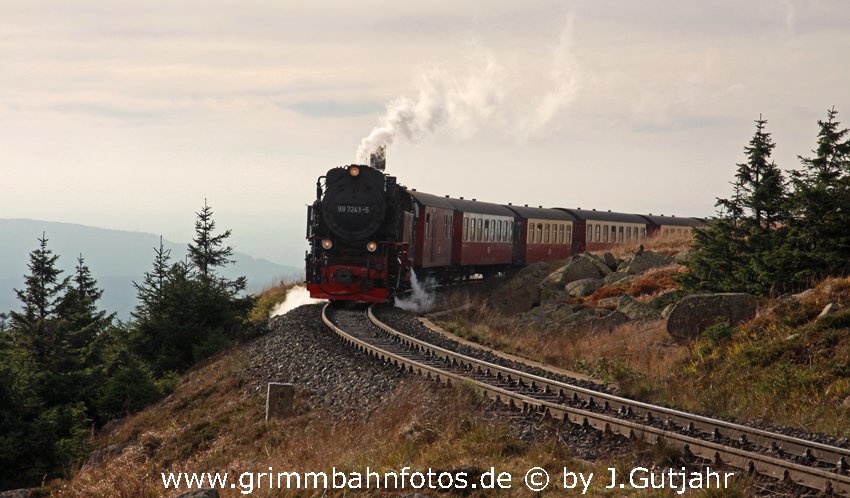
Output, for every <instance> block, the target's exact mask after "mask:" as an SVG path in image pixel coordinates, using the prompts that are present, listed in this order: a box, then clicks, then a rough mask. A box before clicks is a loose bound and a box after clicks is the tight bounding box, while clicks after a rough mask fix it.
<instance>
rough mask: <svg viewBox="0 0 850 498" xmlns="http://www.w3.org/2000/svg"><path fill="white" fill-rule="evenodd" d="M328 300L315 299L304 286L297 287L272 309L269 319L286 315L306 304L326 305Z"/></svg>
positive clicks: (292, 288)
mask: <svg viewBox="0 0 850 498" xmlns="http://www.w3.org/2000/svg"><path fill="white" fill-rule="evenodd" d="M325 301H326V299H314V298H312V297H310V292H309V291H307V288H306V287H304V286H303V285H296V286H294V287H291V288H290V289H289V290H287V291H286V299H284V300H283V302H282V303H279V304H278V305H277V306H275V307H274V308H273V309H272V312H271V313H270V314H269V318H271V317H274V316H280V315H285V314H287V313H289V312H290V311H292V310H294V309H295V308H297V307H299V306H304V305H305V304H315V303H324V302H325Z"/></svg>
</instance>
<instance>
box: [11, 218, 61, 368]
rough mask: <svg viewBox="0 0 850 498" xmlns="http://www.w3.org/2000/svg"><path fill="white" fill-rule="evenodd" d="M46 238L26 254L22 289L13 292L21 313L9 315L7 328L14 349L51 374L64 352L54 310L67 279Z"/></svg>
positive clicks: (59, 300) (57, 257)
mask: <svg viewBox="0 0 850 498" xmlns="http://www.w3.org/2000/svg"><path fill="white" fill-rule="evenodd" d="M47 240H48V239H47V237H46V236H45V235H44V234H42V236H41V238H40V239H38V243H39V246H38V248H37V249H35V250H34V251H33V252H31V253H30V262H29V264H28V265H27V267H28V268H29V270H30V273H29V275H25V276H24V288H23V289H20V290H19V289H15V294H16V295H17V296H18V300H20V302H21V307H22V309H21V311H12V312H11V314H10V315H11V328H12V333H13V335H14V338H15V340H16V342H17V343H18V345H20V346H21V347H24V348H25V349H27V350H29V351H30V352H31V354H32V356H33V359H34V360H35V361H36V362H37V364H38V365H40V367H41V368H44V369H47V370H51V369H52V367H53V366H54V365H53V363H54V362H55V361H56V359H57V358H58V357H60V356H62V355H63V354H64V353H65V351H66V350H67V338H66V337H63V336H62V330H61V329H60V327H59V323H58V320H57V318H58V314H57V306H58V305H59V303H60V302H61V300H62V298H63V295H64V291H65V289H66V288H67V287H68V281H69V278H68V277H65V278H62V277H61V275H62V270H60V269H59V268H57V267H56V262H57V260H58V259H59V256H58V255H54V254H53V251H51V250H50V249H48V248H47Z"/></svg>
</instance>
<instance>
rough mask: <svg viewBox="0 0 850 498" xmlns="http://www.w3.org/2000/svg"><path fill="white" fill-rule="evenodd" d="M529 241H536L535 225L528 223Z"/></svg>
mask: <svg viewBox="0 0 850 498" xmlns="http://www.w3.org/2000/svg"><path fill="white" fill-rule="evenodd" d="M528 241H529V242H531V243H534V225H532V224H530V225H528Z"/></svg>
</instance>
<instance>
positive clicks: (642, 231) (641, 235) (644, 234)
mask: <svg viewBox="0 0 850 498" xmlns="http://www.w3.org/2000/svg"><path fill="white" fill-rule="evenodd" d="M640 238H642V239H645V238H646V228H644V227H641V229H640Z"/></svg>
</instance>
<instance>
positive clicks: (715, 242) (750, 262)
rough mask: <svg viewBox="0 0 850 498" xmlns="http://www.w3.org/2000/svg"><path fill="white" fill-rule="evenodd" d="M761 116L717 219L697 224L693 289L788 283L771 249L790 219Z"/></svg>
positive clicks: (757, 289) (773, 288) (761, 289)
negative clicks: (706, 223) (731, 193)
mask: <svg viewBox="0 0 850 498" xmlns="http://www.w3.org/2000/svg"><path fill="white" fill-rule="evenodd" d="M766 124H767V121H766V120H764V119H762V117H761V116H759V119H758V120H756V132H755V134H754V135H753V138H752V139H751V140H750V142H749V143H748V144H747V146H746V147H744V152H745V154H746V158H747V160H746V162H743V163H740V164H738V165H737V171H736V173H735V180H734V182H733V187H734V191H733V196H732V197H731V198H728V199H718V200H717V204H716V206H717V207H718V216H717V219H716V220H715V221H714V223H713V224H711V225H710V226H709V227H707V228H704V229H701V230H697V232H696V237H695V241H694V248H695V254H694V256H693V257H691V258H690V261H689V263H688V266H689V269H690V273H689V274H688V275H686V276H685V277H683V283H684V284H685V285H686V287H688V288H690V289H692V290H701V291H704V290H711V291H725V292H730V291H737V292H754V293H758V294H769V293H773V292H778V291H780V290H783V289H785V288H788V287H789V286H790V285H791V284H790V283H789V282H788V279H787V276H786V274H785V273H784V268H783V264H784V263H785V261H784V260H783V259H782V258H781V257H780V253H777V252H775V249H776V247H779V246H781V244H782V242H783V237H784V231H785V230H786V228H785V226H786V225H787V223H788V200H787V192H786V182H785V180H784V178H783V175H782V172H781V170H780V169H779V167H778V166H777V165H776V163H775V162H773V160H772V159H771V155H772V152H773V149H774V147H775V144H774V143H773V139H772V138H771V136H770V133H768V132H767V131H766V130H765V125H766Z"/></svg>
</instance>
